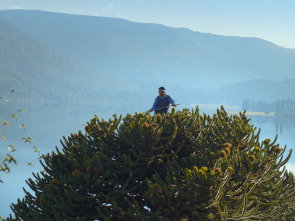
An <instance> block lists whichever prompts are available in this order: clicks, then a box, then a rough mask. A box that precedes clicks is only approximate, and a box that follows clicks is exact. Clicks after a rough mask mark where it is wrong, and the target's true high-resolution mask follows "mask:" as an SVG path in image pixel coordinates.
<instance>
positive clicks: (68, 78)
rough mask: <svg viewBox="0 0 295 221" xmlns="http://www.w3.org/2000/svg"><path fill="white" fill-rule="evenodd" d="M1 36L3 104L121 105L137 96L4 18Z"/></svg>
mask: <svg viewBox="0 0 295 221" xmlns="http://www.w3.org/2000/svg"><path fill="white" fill-rule="evenodd" d="M0 37H1V40H0V77H1V81H0V96H1V97H2V101H3V100H4V99H8V100H30V101H34V100H38V101H64V102H75V101H79V102H81V101H83V102H89V101H91V102H98V103H102V104H103V105H104V106H108V105H118V106H119V105H122V104H124V103H126V101H124V99H128V98H130V97H133V95H134V92H133V89H132V87H131V85H130V84H129V83H126V82H124V81H121V80H118V79H115V78H114V77H111V76H109V75H107V74H104V73H101V72H99V71H97V70H93V69H90V68H87V67H85V66H83V65H81V64H79V63H78V62H75V61H72V60H70V59H68V58H66V57H64V56H61V55H59V54H58V53H56V52H54V51H53V50H51V49H48V48H47V47H45V46H44V45H42V44H41V43H39V42H37V41H36V40H34V39H33V38H31V37H29V36H27V35H26V34H24V33H23V32H22V31H20V30H19V29H17V28H16V27H14V26H12V25H11V24H10V23H8V22H7V21H5V20H4V19H1V18H0ZM11 90H15V91H16V92H14V93H12V92H11ZM0 101H1V100H0Z"/></svg>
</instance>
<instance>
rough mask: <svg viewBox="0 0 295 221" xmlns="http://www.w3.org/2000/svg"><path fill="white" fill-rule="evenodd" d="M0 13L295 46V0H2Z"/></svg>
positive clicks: (288, 46) (0, 0) (289, 46)
mask: <svg viewBox="0 0 295 221" xmlns="http://www.w3.org/2000/svg"><path fill="white" fill-rule="evenodd" d="M0 9H38V10H44V11H56V12H64V13H71V14H84V15H95V16H106V17H116V18H125V19H128V20H131V21H138V22H149V23H159V24H164V25H168V26H171V27H186V28H189V29H192V30H196V31H200V32H207V33H213V34H221V35H234V36H247V37H259V38H263V39H265V40H269V41H271V42H273V43H275V44H277V45H279V46H283V47H287V48H295V0H281V1H279V0H83V1H82V0H0Z"/></svg>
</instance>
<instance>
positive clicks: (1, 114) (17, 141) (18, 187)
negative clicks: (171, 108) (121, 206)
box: [0, 101, 295, 217]
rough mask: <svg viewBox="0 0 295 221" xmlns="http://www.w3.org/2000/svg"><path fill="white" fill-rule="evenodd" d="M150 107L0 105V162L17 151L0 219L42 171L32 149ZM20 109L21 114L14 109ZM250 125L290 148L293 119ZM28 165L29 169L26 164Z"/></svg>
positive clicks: (257, 120)
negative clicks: (1, 138) (92, 121)
mask: <svg viewBox="0 0 295 221" xmlns="http://www.w3.org/2000/svg"><path fill="white" fill-rule="evenodd" d="M149 108H150V106H149V105H147V106H145V107H135V106H133V107H131V106H127V107H111V106H109V107H107V106H105V105H104V106H102V105H99V104H95V103H58V102H19V103H15V102H3V101H2V102H0V119H3V120H7V121H9V122H10V123H11V124H12V127H10V126H0V134H2V135H3V136H5V137H6V139H7V141H8V142H4V141H1V142H0V160H1V162H2V161H3V158H4V156H5V155H6V153H8V146H9V145H10V144H13V145H14V146H15V148H16V149H17V151H16V152H14V153H13V155H14V156H15V158H16V160H17V165H11V172H10V173H9V174H8V175H6V174H4V173H1V174H0V179H2V180H3V181H4V183H2V184H0V185H1V201H0V216H3V217H7V216H8V215H9V214H10V213H11V210H10V208H9V206H10V204H11V203H16V201H17V198H22V197H23V196H24V191H23V189H22V187H25V188H26V190H28V189H29V188H28V186H27V184H26V183H25V180H26V179H28V178H29V177H32V172H35V173H36V172H39V171H42V170H43V168H42V166H41V164H40V163H39V159H38V157H39V156H38V153H37V152H34V150H35V149H34V146H36V147H37V148H38V149H39V150H40V152H41V154H46V153H49V152H51V151H55V147H56V146H57V147H58V148H60V149H61V144H60V140H61V139H62V137H63V136H65V137H68V136H70V134H71V133H77V132H78V131H79V130H82V131H84V126H83V124H84V123H86V122H88V121H89V120H90V119H92V118H93V117H94V116H95V114H96V115H97V116H98V118H99V119H102V118H104V119H106V120H108V119H109V118H112V116H113V114H115V113H116V114H117V115H120V114H122V115H123V116H125V115H126V114H127V113H131V114H134V113H135V112H144V111H147V110H148V109H149ZM182 108H189V109H191V105H187V106H186V105H181V106H179V107H177V110H182ZM216 108H218V105H213V106H210V108H208V107H207V108H204V107H202V106H200V113H203V112H205V113H208V114H209V115H212V114H213V113H214V112H216ZM238 108H239V107H238V106H229V107H227V106H225V109H226V110H227V111H230V110H233V111H236V110H237V109H238ZM20 109H23V110H24V112H17V111H16V110H20ZM10 114H17V115H18V120H17V121H16V120H15V118H11V116H9V115H10ZM249 118H251V121H250V123H251V124H253V125H255V126H256V127H257V128H261V133H260V141H262V140H264V139H266V138H271V140H273V139H274V138H275V136H276V134H278V139H277V143H279V144H280V146H281V147H284V146H285V145H287V151H286V152H285V156H286V155H287V154H288V152H289V149H291V148H293V147H294V144H295V141H294V134H295V120H294V119H289V118H276V117H261V116H249ZM24 123H25V124H26V126H27V127H26V129H25V130H24V128H19V126H20V125H21V124H24ZM26 137H32V138H33V140H34V142H33V143H32V144H29V143H24V139H23V138H26ZM294 159H295V158H294V156H292V157H291V159H290V161H289V163H288V164H287V169H289V170H292V171H295V166H293V165H295V160H294ZM28 163H32V166H29V165H27V164H28Z"/></svg>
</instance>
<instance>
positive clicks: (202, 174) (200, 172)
mask: <svg viewBox="0 0 295 221" xmlns="http://www.w3.org/2000/svg"><path fill="white" fill-rule="evenodd" d="M198 174H199V175H200V176H204V175H206V172H205V171H204V170H199V172H198Z"/></svg>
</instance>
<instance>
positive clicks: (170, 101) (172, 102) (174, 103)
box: [169, 96, 176, 107]
mask: <svg viewBox="0 0 295 221" xmlns="http://www.w3.org/2000/svg"><path fill="white" fill-rule="evenodd" d="M169 103H170V104H172V106H174V107H175V106H176V102H175V101H174V100H173V99H172V97H170V96H169Z"/></svg>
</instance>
